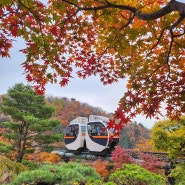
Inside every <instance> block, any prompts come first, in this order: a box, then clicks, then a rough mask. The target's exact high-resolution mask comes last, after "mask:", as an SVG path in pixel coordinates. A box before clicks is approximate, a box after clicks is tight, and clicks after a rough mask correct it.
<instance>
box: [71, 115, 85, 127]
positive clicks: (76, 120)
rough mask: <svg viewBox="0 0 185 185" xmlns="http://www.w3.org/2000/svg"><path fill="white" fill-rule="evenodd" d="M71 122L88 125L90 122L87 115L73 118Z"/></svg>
mask: <svg viewBox="0 0 185 185" xmlns="http://www.w3.org/2000/svg"><path fill="white" fill-rule="evenodd" d="M71 123H79V124H84V125H87V123H88V118H86V117H78V118H75V119H74V120H72V121H71V122H70V124H71Z"/></svg>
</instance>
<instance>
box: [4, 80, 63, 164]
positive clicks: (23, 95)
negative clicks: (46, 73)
mask: <svg viewBox="0 0 185 185" xmlns="http://www.w3.org/2000/svg"><path fill="white" fill-rule="evenodd" d="M1 110H2V112H3V113H4V114H5V115H9V116H10V117H11V122H3V125H4V126H5V127H6V128H8V129H7V132H6V133H4V137H5V138H6V139H8V140H9V142H10V143H11V145H13V146H14V149H15V151H16V160H17V162H21V161H22V160H23V157H24V155H25V154H26V153H28V152H29V153H31V152H34V151H35V150H36V149H40V151H48V150H49V149H50V150H51V149H52V147H50V146H49V144H50V143H53V142H56V141H59V140H60V139H61V135H60V134H54V133H53V134H48V131H50V132H51V131H52V129H53V128H54V127H56V126H57V125H59V121H57V120H52V119H50V118H51V117H52V114H53V113H54V111H55V110H54V108H53V107H52V106H47V105H46V103H45V97H44V96H43V95H37V94H36V93H35V91H34V90H33V89H32V88H31V87H30V86H28V85H23V84H22V83H19V84H15V85H14V86H13V87H12V88H10V89H9V90H8V97H3V104H2V106H1Z"/></svg>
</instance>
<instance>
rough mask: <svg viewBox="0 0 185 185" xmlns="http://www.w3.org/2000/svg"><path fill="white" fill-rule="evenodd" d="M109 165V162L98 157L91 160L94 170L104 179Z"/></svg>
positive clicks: (107, 173)
mask: <svg viewBox="0 0 185 185" xmlns="http://www.w3.org/2000/svg"><path fill="white" fill-rule="evenodd" d="M109 165H110V162H108V161H102V160H100V159H99V160H96V161H94V162H93V164H92V167H93V168H95V170H96V172H97V173H98V174H100V175H101V177H102V179H103V180H105V179H106V178H107V177H108V175H109V171H108V167H109Z"/></svg>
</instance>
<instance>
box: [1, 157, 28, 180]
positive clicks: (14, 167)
mask: <svg viewBox="0 0 185 185" xmlns="http://www.w3.org/2000/svg"><path fill="white" fill-rule="evenodd" d="M25 170H28V168H27V167H25V166H24V165H22V164H21V163H17V162H13V161H11V160H10V159H8V158H7V157H4V156H0V183H8V182H10V180H12V179H13V178H14V177H15V176H16V175H17V174H19V173H20V172H22V171H25Z"/></svg>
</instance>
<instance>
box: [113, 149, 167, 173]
mask: <svg viewBox="0 0 185 185" xmlns="http://www.w3.org/2000/svg"><path fill="white" fill-rule="evenodd" d="M112 161H113V162H114V166H115V168H121V167H122V165H123V164H138V165H140V166H141V167H144V168H145V169H147V170H149V171H151V172H158V173H163V170H161V169H162V167H163V165H164V162H162V161H159V160H158V158H157V157H155V156H152V154H149V153H143V152H136V151H134V150H126V149H124V148H121V147H120V146H117V147H116V149H115V150H114V151H113V152H112Z"/></svg>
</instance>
